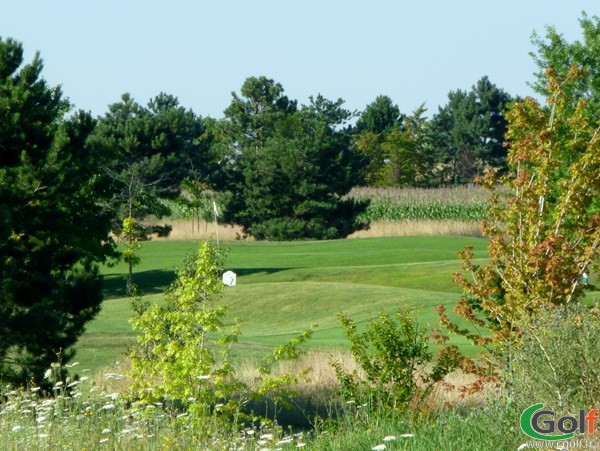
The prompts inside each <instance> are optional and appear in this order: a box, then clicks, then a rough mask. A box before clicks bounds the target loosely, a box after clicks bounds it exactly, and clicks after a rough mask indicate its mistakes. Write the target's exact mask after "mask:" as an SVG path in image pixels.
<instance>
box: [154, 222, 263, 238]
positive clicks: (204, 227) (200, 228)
mask: <svg viewBox="0 0 600 451" xmlns="http://www.w3.org/2000/svg"><path fill="white" fill-rule="evenodd" d="M165 224H168V225H170V226H172V227H173V230H172V231H171V233H170V234H169V236H168V237H157V236H156V235H154V236H153V237H152V239H153V240H216V239H217V238H218V239H219V240H223V241H231V240H241V239H245V240H247V239H252V238H250V237H247V236H245V235H244V232H243V231H242V228H241V227H239V226H233V225H223V224H219V225H217V226H215V223H214V222H205V221H200V222H199V223H198V222H193V223H192V221H191V220H189V219H175V220H167V221H165ZM165 224H159V225H165Z"/></svg>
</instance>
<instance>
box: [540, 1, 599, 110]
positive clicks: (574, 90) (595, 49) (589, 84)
mask: <svg viewBox="0 0 600 451" xmlns="http://www.w3.org/2000/svg"><path fill="white" fill-rule="evenodd" d="M579 24H580V27H581V32H582V39H581V40H576V41H574V42H568V41H567V40H566V39H565V37H564V36H563V35H562V34H561V33H559V32H558V31H557V30H556V28H554V27H547V28H546V33H545V35H544V36H540V34H538V33H534V35H533V38H532V43H533V45H534V46H535V47H536V51H535V52H531V55H532V57H533V59H534V61H535V63H536V64H537V66H538V69H539V70H538V72H537V73H536V74H535V76H536V82H535V83H534V84H533V87H534V89H535V90H536V91H537V92H538V93H539V94H542V95H544V96H547V95H548V94H549V91H548V86H547V79H546V70H547V69H548V68H551V69H552V70H553V71H554V72H555V73H556V74H557V76H558V78H560V79H564V78H566V77H567V75H568V73H569V71H570V70H571V67H573V66H574V65H576V66H579V67H581V68H582V69H583V70H584V71H585V75H584V76H581V77H579V78H578V79H577V80H576V81H574V82H572V83H570V84H569V86H565V87H564V89H568V90H569V95H568V97H570V98H571V101H572V103H571V108H575V106H576V101H578V100H582V99H585V100H586V101H588V102H589V110H590V114H592V115H593V116H594V117H596V118H597V117H600V104H599V103H598V102H599V101H598V99H600V64H599V63H598V62H599V61H600V46H599V45H598V36H600V18H599V17H598V16H592V17H589V16H588V15H587V14H586V13H585V12H584V13H582V16H581V19H580V20H579Z"/></svg>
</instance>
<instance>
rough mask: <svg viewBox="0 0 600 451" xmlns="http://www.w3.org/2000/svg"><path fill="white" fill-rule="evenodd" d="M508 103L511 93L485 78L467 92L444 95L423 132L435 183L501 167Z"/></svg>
mask: <svg viewBox="0 0 600 451" xmlns="http://www.w3.org/2000/svg"><path fill="white" fill-rule="evenodd" d="M510 102H512V98H511V96H510V95H509V94H507V93H506V92H504V91H503V90H502V89H499V88H498V87H496V86H495V85H494V84H493V83H491V81H490V80H489V79H488V78H487V77H483V78H481V79H480V80H479V81H478V82H477V83H476V84H475V85H474V86H473V87H472V88H471V91H469V92H466V91H462V90H456V91H451V92H450V93H449V94H448V104H447V105H445V106H444V107H440V109H439V111H438V113H437V114H436V115H435V116H434V117H433V118H432V119H431V124H430V127H429V128H428V131H427V135H428V139H429V141H430V143H431V146H432V147H433V151H434V153H435V155H434V156H433V158H434V161H435V163H437V164H436V171H435V172H436V178H437V179H438V183H440V184H448V183H452V184H457V183H470V182H472V181H473V178H474V177H475V176H477V175H481V174H483V172H484V171H485V170H486V169H490V168H495V169H498V170H500V171H502V170H504V169H505V164H506V149H505V148H504V146H503V144H504V133H505V131H506V119H505V116H504V113H505V109H506V108H507V106H508V105H509V103H510Z"/></svg>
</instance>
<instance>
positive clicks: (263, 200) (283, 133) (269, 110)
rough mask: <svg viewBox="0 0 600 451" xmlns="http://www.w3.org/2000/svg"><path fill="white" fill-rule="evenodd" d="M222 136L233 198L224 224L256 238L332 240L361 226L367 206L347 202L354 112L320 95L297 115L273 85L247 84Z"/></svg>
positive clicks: (351, 179)
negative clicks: (348, 126) (350, 125)
mask: <svg viewBox="0 0 600 451" xmlns="http://www.w3.org/2000/svg"><path fill="white" fill-rule="evenodd" d="M242 94H243V96H244V98H239V97H238V96H237V95H234V99H233V101H232V104H231V105H230V107H229V108H228V109H227V110H226V111H225V114H226V116H227V118H226V121H225V125H224V130H225V131H226V133H227V140H226V141H227V145H228V146H229V149H230V150H229V154H230V156H229V160H230V166H231V167H230V178H231V180H230V185H229V190H230V191H231V193H232V196H231V199H230V201H229V202H228V204H227V205H226V207H225V212H224V216H225V217H224V220H225V221H226V222H232V223H236V224H240V225H241V226H242V227H243V228H244V230H245V231H246V232H247V233H249V234H251V235H252V236H254V237H255V238H257V239H271V240H285V239H303V238H316V239H330V238H340V237H345V236H347V235H348V234H350V233H352V232H353V231H355V230H357V229H359V228H361V227H363V226H364V224H361V223H360V221H358V220H357V216H358V214H360V212H361V211H363V210H364V208H365V207H366V203H360V202H355V201H353V200H350V199H344V198H343V196H344V195H345V194H346V193H347V192H348V191H350V189H351V187H352V185H353V183H354V182H355V181H356V175H357V164H358V161H357V159H356V158H355V156H354V154H353V153H352V152H351V151H350V150H349V143H350V136H349V133H348V132H347V130H345V129H343V127H344V125H345V122H346V121H347V120H348V119H349V117H350V113H349V112H348V111H346V110H344V109H342V108H341V105H342V103H343V101H342V100H338V101H336V102H332V101H329V100H327V99H324V98H323V97H321V96H318V97H317V98H316V99H312V98H311V103H310V105H308V106H303V107H302V108H301V109H300V110H298V109H297V108H296V106H295V103H294V102H290V101H289V100H288V99H287V97H285V96H284V95H283V89H282V88H281V86H280V85H279V84H277V83H275V82H274V81H273V80H268V79H265V78H264V77H261V78H259V79H255V78H249V79H248V80H246V82H245V83H244V86H243V87H242Z"/></svg>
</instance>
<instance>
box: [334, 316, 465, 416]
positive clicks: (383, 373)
mask: <svg viewBox="0 0 600 451" xmlns="http://www.w3.org/2000/svg"><path fill="white" fill-rule="evenodd" d="M339 319H340V321H341V323H342V326H343V328H344V332H345V333H346V335H347V336H348V338H349V340H350V350H351V352H352V354H353V356H354V359H355V360H356V363H357V364H358V367H359V369H360V370H361V371H362V372H363V373H364V375H360V374H359V372H358V371H356V370H354V371H353V372H348V371H347V370H345V369H344V368H343V367H342V365H341V363H339V362H333V363H332V365H333V367H334V369H335V372H336V376H337V378H338V381H339V383H340V385H341V391H342V393H341V395H342V397H343V398H344V399H345V400H347V401H357V400H362V399H361V398H363V397H365V398H367V400H369V401H370V402H371V404H370V406H369V408H370V409H374V410H377V411H382V410H383V411H392V410H394V411H395V410H398V409H401V408H405V407H408V405H409V404H410V403H411V401H416V402H417V404H418V403H420V402H421V401H422V400H423V399H424V398H425V396H426V395H427V394H428V393H429V391H430V390H431V389H432V388H433V387H434V385H435V384H436V383H438V382H440V381H441V380H442V379H443V378H444V377H445V376H446V375H447V374H448V373H449V372H450V371H452V370H454V369H455V368H456V367H457V366H458V363H459V358H460V357H459V354H458V351H457V349H456V347H454V346H449V347H446V348H442V350H441V351H440V353H439V355H438V358H437V359H435V362H433V360H434V359H433V355H432V353H431V352H430V350H429V340H428V338H427V335H426V331H425V329H419V327H418V325H417V323H416V321H415V319H414V318H413V317H412V316H411V315H410V312H409V311H408V310H400V311H398V312H397V313H396V314H395V317H392V316H390V315H388V314H387V313H384V312H382V313H380V314H379V316H378V317H377V318H376V319H374V320H372V321H371V322H369V324H368V326H367V330H366V331H365V332H362V333H360V332H358V330H357V327H356V324H355V323H354V321H352V320H351V319H350V318H349V317H348V316H346V315H343V314H341V315H339ZM427 366H430V368H429V369H428V368H427Z"/></svg>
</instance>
